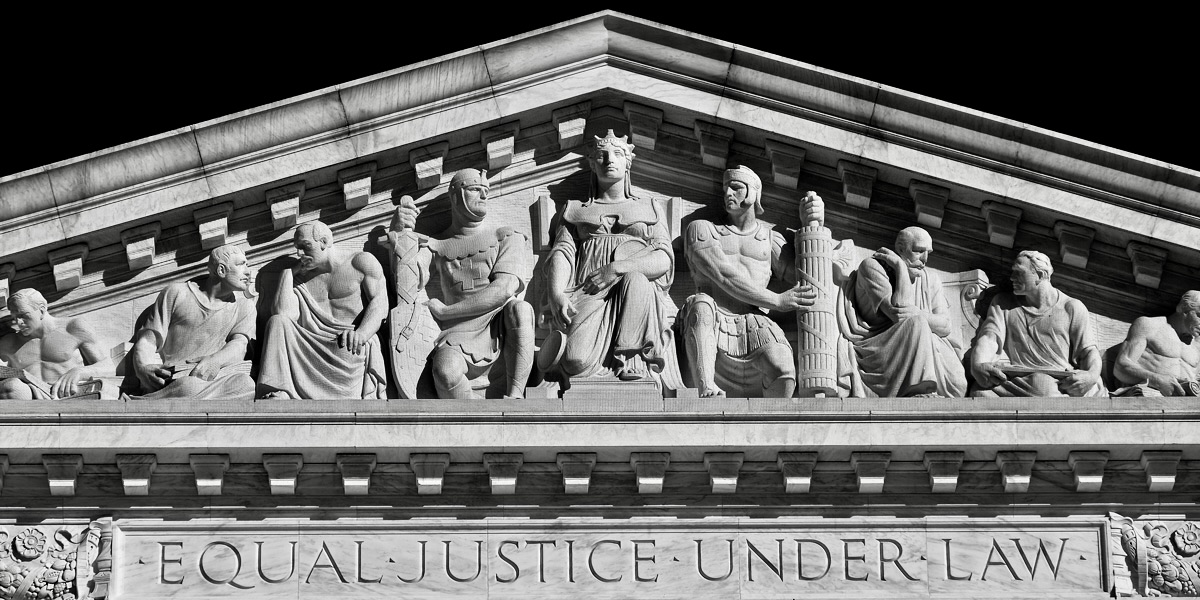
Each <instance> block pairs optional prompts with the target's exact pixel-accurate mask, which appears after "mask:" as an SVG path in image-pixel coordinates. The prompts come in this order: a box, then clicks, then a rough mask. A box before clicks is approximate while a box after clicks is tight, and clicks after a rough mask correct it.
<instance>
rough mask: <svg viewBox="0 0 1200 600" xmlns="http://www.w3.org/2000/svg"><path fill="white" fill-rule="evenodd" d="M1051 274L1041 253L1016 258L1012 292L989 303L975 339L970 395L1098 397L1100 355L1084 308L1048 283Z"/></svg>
mask: <svg viewBox="0 0 1200 600" xmlns="http://www.w3.org/2000/svg"><path fill="white" fill-rule="evenodd" d="M1053 273H1054V268H1053V267H1052V266H1051V265H1050V259H1049V257H1047V256H1046V255H1045V254H1042V253H1041V252H1036V251H1032V250H1026V251H1024V252H1021V253H1020V254H1018V255H1017V260H1016V261H1015V262H1014V263H1013V266H1012V286H1013V289H1012V292H1002V293H1000V294H997V295H996V297H995V298H993V299H992V303H991V305H990V306H989V307H988V313H987V316H986V317H985V318H984V320H983V323H981V324H980V326H979V332H978V334H977V335H976V337H975V345H974V347H973V349H972V357H971V375H973V376H974V377H975V381H976V382H977V383H978V384H979V389H978V390H976V393H975V395H977V396H1063V395H1067V396H1097V395H1100V393H1101V386H1100V385H1099V381H1100V365H1101V360H1100V352H1099V351H1098V350H1097V349H1096V344H1095V342H1093V341H1092V330H1091V325H1090V323H1089V321H1088V310H1087V308H1086V307H1084V305H1083V303H1082V302H1080V301H1079V300H1076V299H1074V298H1071V297H1070V296H1068V295H1066V294H1064V293H1063V292H1061V291H1059V290H1058V289H1055V287H1054V286H1053V285H1051V284H1050V276H1051V275H1052V274H1053Z"/></svg>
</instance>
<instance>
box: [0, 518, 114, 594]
mask: <svg viewBox="0 0 1200 600" xmlns="http://www.w3.org/2000/svg"><path fill="white" fill-rule="evenodd" d="M99 541H100V530H99V529H98V528H96V527H80V528H74V527H54V526H39V525H35V526H28V527H12V526H9V527H0V600H43V599H44V600H83V599H85V598H103V597H104V596H103V595H95V594H92V593H91V589H90V586H89V584H90V582H91V581H92V569H91V557H94V556H95V555H96V550H97V548H98V547H99Z"/></svg>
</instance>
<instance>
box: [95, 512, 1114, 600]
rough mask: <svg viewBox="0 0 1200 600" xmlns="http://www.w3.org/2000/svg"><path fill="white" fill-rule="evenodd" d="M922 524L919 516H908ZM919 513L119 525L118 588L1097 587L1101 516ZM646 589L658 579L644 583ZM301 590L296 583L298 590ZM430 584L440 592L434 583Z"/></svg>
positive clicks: (988, 590)
mask: <svg viewBox="0 0 1200 600" xmlns="http://www.w3.org/2000/svg"><path fill="white" fill-rule="evenodd" d="M914 523H921V520H914ZM980 527H981V528H982V527H987V529H986V530H984V529H970V528H962V527H955V528H951V527H940V528H939V527H933V526H930V525H928V524H925V525H923V526H915V525H914V526H910V527H896V526H894V525H893V524H890V523H889V524H888V526H887V528H886V529H882V528H879V529H873V528H871V527H863V526H861V525H858V526H855V527H852V528H849V527H847V528H840V529H833V528H829V527H802V526H796V527H791V528H771V529H762V528H753V529H750V530H743V529H742V528H739V527H737V526H736V524H734V525H731V526H730V527H729V528H728V529H727V530H721V529H719V528H713V527H709V526H706V527H704V528H703V529H688V528H686V527H680V526H673V527H669V528H661V529H657V530H656V529H654V528H638V529H628V530H625V529H620V528H615V529H611V530H607V531H605V530H597V529H595V528H580V529H578V530H572V529H570V528H564V527H562V526H561V525H558V526H555V527H553V528H549V529H548V528H545V527H540V528H539V527H534V526H530V527H528V528H516V527H514V528H505V529H500V530H497V529H494V528H489V529H486V530H474V531H463V527H462V524H461V523H460V524H459V526H458V527H453V526H449V525H447V526H446V527H444V528H425V529H417V528H415V527H412V526H408V527H400V526H395V525H393V526H391V528H390V529H389V528H387V527H384V528H379V529H368V528H366V527H362V528H354V527H345V528H342V527H339V528H337V529H330V530H313V531H304V529H303V528H301V529H300V530H299V531H297V530H296V529H293V530H291V531H285V530H284V528H279V529H276V530H273V531H272V530H271V529H270V528H269V527H265V526H264V527H263V528H262V529H260V530H257V531H235V532H225V531H222V530H221V529H215V530H214V531H213V532H212V533H209V532H205V531H201V530H195V531H187V532H171V533H170V534H167V533H165V532H162V531H157V530H151V531H145V532H142V531H138V530H137V528H136V527H132V526H131V527H130V530H129V531H126V532H125V535H124V537H123V540H124V542H123V543H124V544H125V546H124V548H125V549H124V551H123V552H122V555H123V556H124V557H125V558H124V564H123V565H121V566H120V568H119V569H114V577H115V578H117V579H118V580H119V581H121V582H122V586H121V590H122V593H123V596H122V597H128V598H150V597H153V598H203V597H214V596H222V597H240V598H260V597H289V598H294V597H302V598H319V597H359V596H362V597H371V596H379V595H393V594H394V595H397V596H408V595H415V596H416V597H423V596H424V595H425V594H427V593H434V592H435V591H436V594H452V595H456V596H464V597H485V596H487V595H488V594H490V593H492V592H497V593H499V592H500V591H503V590H508V592H506V593H514V592H516V593H523V592H524V591H541V592H542V593H549V594H551V595H554V594H564V595H565V594H583V595H586V597H599V598H605V597H627V596H629V595H630V594H643V593H648V594H663V593H670V594H675V593H679V591H680V590H695V591H696V593H699V594H715V595H719V596H721V597H738V596H747V597H749V596H755V597H758V596H762V595H772V594H793V595H804V594H806V593H820V594H824V595H830V594H833V595H838V594H843V593H844V594H846V595H847V596H859V595H862V594H867V593H871V594H874V593H886V592H887V590H892V591H894V593H896V594H899V595H924V594H927V593H930V592H936V593H941V594H951V595H953V594H960V595H970V594H972V593H979V594H985V595H986V594H997V593H1005V592H1006V591H1009V592H1012V593H1019V594H1037V593H1043V592H1044V593H1050V594H1057V593H1068V592H1071V593H1074V592H1099V591H1101V590H1103V589H1105V586H1106V585H1107V582H1106V580H1107V575H1106V574H1105V573H1104V572H1103V565H1104V563H1105V561H1104V560H1103V559H1102V558H1101V554H1102V552H1101V551H1102V549H1103V547H1104V545H1105V541H1104V540H1103V539H1102V538H1101V531H1102V529H1101V528H1099V527H1097V526H1096V525H1095V524H1089V523H1083V524H1082V525H1076V526H1073V527H1066V526H1063V527H1054V528H1046V527H1026V528H1020V527H999V526H997V525H995V524H994V523H993V524H991V525H990V526H989V525H980ZM654 590H658V591H657V592H655V591H654ZM297 592H298V593H299V596H297V595H296V594H297ZM436 594H435V595H436Z"/></svg>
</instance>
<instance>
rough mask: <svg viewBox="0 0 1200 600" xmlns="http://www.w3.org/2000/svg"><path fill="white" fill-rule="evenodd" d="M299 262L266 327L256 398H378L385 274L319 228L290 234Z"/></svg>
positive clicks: (285, 276) (282, 282)
mask: <svg viewBox="0 0 1200 600" xmlns="http://www.w3.org/2000/svg"><path fill="white" fill-rule="evenodd" d="M294 241H295V244H296V251H297V254H298V255H299V258H300V263H299V264H298V265H297V266H296V267H294V268H293V269H291V270H284V271H283V273H282V276H281V277H280V279H279V289H278V291H277V293H276V296H275V302H274V303H273V305H272V313H273V315H272V316H271V318H270V320H268V321H267V329H266V335H265V343H264V347H263V353H262V368H261V370H260V373H259V378H258V383H259V388H260V390H259V392H260V395H265V396H267V397H271V398H285V397H290V398H315V399H322V400H324V399H330V400H332V399H338V398H384V397H386V396H387V390H386V388H387V379H386V375H385V374H384V373H385V370H384V366H383V353H382V351H381V349H380V346H379V338H377V337H376V335H375V334H376V332H378V331H379V327H380V325H381V324H382V322H383V318H384V317H386V316H387V312H388V301H387V296H386V295H385V293H384V290H385V285H386V284H385V282H384V277H383V267H382V266H380V265H379V261H378V260H376V259H375V257H374V256H372V255H370V254H368V253H366V252H350V251H346V250H341V249H339V248H335V247H334V246H333V233H332V232H331V231H330V230H329V227H328V226H326V225H325V224H324V223H321V222H312V223H305V224H303V225H301V226H300V227H298V228H296V235H295V238H294Z"/></svg>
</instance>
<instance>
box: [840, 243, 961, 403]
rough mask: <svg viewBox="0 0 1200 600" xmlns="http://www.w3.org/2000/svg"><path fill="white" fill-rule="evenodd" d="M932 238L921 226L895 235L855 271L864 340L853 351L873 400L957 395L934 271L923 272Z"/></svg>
mask: <svg viewBox="0 0 1200 600" xmlns="http://www.w3.org/2000/svg"><path fill="white" fill-rule="evenodd" d="M931 252H933V238H932V237H931V236H930V235H929V233H928V232H927V231H925V230H924V229H921V228H920V227H908V228H906V229H903V230H901V231H900V233H899V234H898V235H897V236H896V244H895V250H894V251H893V250H891V249H889V248H880V249H879V251H878V252H876V253H875V254H874V255H872V256H871V257H870V258H868V259H866V260H864V261H862V263H860V264H859V266H858V269H857V270H856V271H855V275H854V281H853V285H852V287H853V294H852V297H853V302H854V308H855V313H856V314H857V317H858V319H859V321H860V324H861V325H862V329H863V335H862V336H861V337H860V338H857V339H855V340H854V352H855V355H856V358H857V362H858V368H859V371H860V373H861V376H862V380H863V383H864V384H865V386H866V387H867V388H868V389H870V391H871V392H872V393H873V394H874V395H876V396H880V397H897V396H942V397H948V398H954V397H962V396H963V395H965V394H966V392H967V378H966V371H965V370H964V369H963V366H962V356H961V355H960V351H959V345H960V344H961V342H960V341H959V340H958V339H957V335H956V334H955V333H954V329H953V327H952V326H951V324H950V318H949V316H948V312H949V310H950V304H949V303H948V302H947V301H946V296H945V294H944V293H943V292H942V282H941V280H940V279H939V278H938V276H937V274H936V273H934V272H932V271H930V270H928V269H926V268H925V263H926V262H927V261H928V260H929V254H930V253H931Z"/></svg>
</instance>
